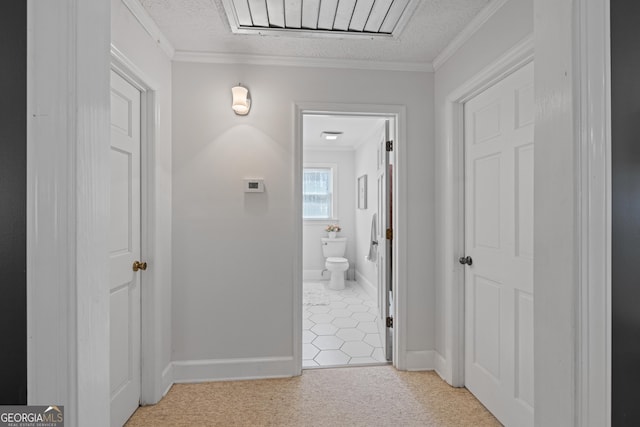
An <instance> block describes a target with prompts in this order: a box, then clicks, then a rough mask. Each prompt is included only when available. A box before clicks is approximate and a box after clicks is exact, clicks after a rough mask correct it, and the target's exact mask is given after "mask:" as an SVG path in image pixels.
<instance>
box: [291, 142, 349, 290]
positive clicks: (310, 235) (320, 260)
mask: <svg viewBox="0 0 640 427" xmlns="http://www.w3.org/2000/svg"><path fill="white" fill-rule="evenodd" d="M303 161H304V163H305V164H306V163H334V164H336V165H337V166H338V169H337V174H338V176H337V179H338V180H337V182H336V184H337V188H338V211H337V212H336V214H335V215H336V219H337V220H333V221H331V220H327V221H305V222H304V225H303V227H302V247H303V257H302V269H303V270H304V271H307V272H309V271H315V272H317V271H318V270H323V269H324V262H325V259H324V256H323V255H322V246H321V242H320V238H321V237H327V232H326V231H325V228H326V227H327V224H339V225H340V227H341V228H342V230H341V231H340V233H338V236H339V237H346V238H347V239H348V240H347V252H346V254H345V256H346V258H347V259H348V260H349V269H350V270H352V269H353V268H354V266H355V262H356V257H355V254H356V250H355V244H356V240H355V238H356V231H355V209H356V208H355V206H356V202H355V197H356V192H355V191H356V190H355V188H356V185H355V175H354V152H353V151H336V150H333V151H319V150H313V149H312V150H304V154H303ZM329 277H330V275H329V274H328V273H325V274H324V279H326V280H329Z"/></svg>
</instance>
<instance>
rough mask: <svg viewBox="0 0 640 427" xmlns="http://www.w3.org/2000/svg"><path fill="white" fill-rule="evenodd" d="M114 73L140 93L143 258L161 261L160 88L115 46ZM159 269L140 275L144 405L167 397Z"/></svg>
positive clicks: (112, 58) (141, 382)
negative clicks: (158, 199) (158, 198)
mask: <svg viewBox="0 0 640 427" xmlns="http://www.w3.org/2000/svg"><path fill="white" fill-rule="evenodd" d="M111 70H113V71H115V72H116V73H118V74H119V75H120V76H121V77H123V78H124V79H125V80H126V81H128V82H129V83H130V84H132V85H133V86H134V87H136V88H137V89H138V90H139V91H140V107H141V112H140V118H141V121H142V123H141V126H140V156H141V162H140V204H141V206H140V253H141V259H144V260H154V259H157V256H156V254H155V247H156V245H155V242H156V234H155V223H156V221H155V219H156V209H155V206H156V203H155V198H156V197H155V192H154V191H153V189H154V188H156V185H155V169H156V168H155V164H156V161H155V158H156V149H155V147H156V134H157V126H158V120H157V117H158V115H157V110H158V103H157V101H156V100H157V89H156V88H157V87H158V86H157V85H156V84H155V83H154V82H153V80H152V79H150V78H149V77H148V76H146V75H145V73H144V72H142V71H141V70H140V69H139V68H138V67H137V66H136V65H135V64H134V63H133V62H132V61H130V60H129V59H128V58H127V57H126V56H125V55H124V54H123V53H122V52H121V51H119V50H118V48H117V47H115V46H114V45H111ZM156 271H157V269H154V268H151V269H149V270H148V271H145V272H144V274H142V275H140V284H139V286H140V368H141V369H140V404H142V405H145V404H153V403H156V402H158V401H159V400H160V399H161V398H162V395H163V391H164V390H162V365H161V363H162V361H161V358H160V355H161V354H162V351H161V348H160V344H161V340H160V337H159V333H160V331H159V326H158V325H160V320H161V319H160V317H159V315H158V310H157V308H158V307H160V306H161V301H160V300H159V298H160V295H159V293H158V292H157V289H156V286H154V284H155V283H157V280H155V275H156Z"/></svg>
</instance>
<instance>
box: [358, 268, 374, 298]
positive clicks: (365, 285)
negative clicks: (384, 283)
mask: <svg viewBox="0 0 640 427" xmlns="http://www.w3.org/2000/svg"><path fill="white" fill-rule="evenodd" d="M356 282H358V284H360V286H362V289H364V290H365V291H366V292H367V294H369V296H370V297H371V298H373V300H374V301H377V300H378V287H377V286H376V285H374V284H372V283H371V282H370V281H369V280H367V278H366V277H364V275H362V274H361V273H360V272H359V271H358V270H356Z"/></svg>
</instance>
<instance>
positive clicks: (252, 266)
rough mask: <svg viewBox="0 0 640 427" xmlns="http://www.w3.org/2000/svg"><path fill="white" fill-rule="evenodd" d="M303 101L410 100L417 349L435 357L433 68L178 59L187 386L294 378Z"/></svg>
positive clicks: (180, 284)
mask: <svg viewBox="0 0 640 427" xmlns="http://www.w3.org/2000/svg"><path fill="white" fill-rule="evenodd" d="M239 81H240V82H243V83H244V84H246V85H247V87H248V88H249V90H250V92H251V96H252V109H251V112H250V113H249V115H248V116H244V117H240V116H236V115H235V114H234V113H233V111H232V110H231V87H232V86H233V85H234V84H237V83H238V82H239ZM303 101H313V102H330V103H345V104H367V103H373V104H387V105H405V106H406V112H407V116H406V119H407V120H406V129H407V133H406V137H407V139H406V140H405V141H399V145H401V148H402V149H404V150H406V153H407V163H406V164H405V165H404V167H405V168H406V171H407V174H408V178H409V179H408V180H407V188H406V191H407V199H406V202H407V223H406V224H405V225H406V227H407V229H408V230H409V233H408V241H407V242H406V244H407V250H408V252H407V255H406V262H407V283H406V286H407V292H408V294H407V295H406V297H407V304H408V306H407V312H406V313H405V315H406V319H407V320H406V327H407V336H406V347H407V349H408V350H409V351H419V352H427V351H430V350H432V349H433V345H434V336H433V331H434V329H433V323H434V316H433V314H434V291H433V289H434V285H433V271H434V264H433V259H434V246H433V242H434V237H435V236H434V194H433V191H434V175H433V167H434V163H433V161H434V160H433V159H434V146H433V74H431V73H424V72H393V71H375V70H354V69H332V68H307V67H281V66H267V65H260V66H259V65H242V64H204V63H186V62H174V64H173V255H174V256H173V312H172V318H173V360H174V367H175V369H174V375H175V378H176V380H177V381H188V380H197V379H202V378H222V377H229V376H234V375H236V376H247V375H254V376H269V375H290V374H292V373H294V372H295V370H294V366H295V363H294V361H293V359H292V356H293V344H294V343H293V328H294V325H293V322H292V319H293V317H294V316H293V300H292V289H293V286H294V283H293V279H294V277H293V268H294V266H293V264H292V262H293V259H294V254H295V252H294V251H296V240H295V238H294V230H293V228H292V227H293V225H292V224H295V222H294V212H295V207H294V169H293V166H294V152H295V151H294V109H293V106H294V104H295V103H296V102H303ZM245 177H262V178H264V182H265V189H266V190H265V192H264V193H258V194H256V193H253V194H248V193H244V192H243V182H242V179H243V178H245ZM425 242H427V243H426V244H425ZM234 366H240V367H241V369H240V368H239V369H238V371H233V370H232V368H233V367H234ZM421 366H426V365H421V364H417V365H414V366H413V368H420V367H421Z"/></svg>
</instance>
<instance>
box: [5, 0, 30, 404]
mask: <svg viewBox="0 0 640 427" xmlns="http://www.w3.org/2000/svg"><path fill="white" fill-rule="evenodd" d="M26 5H27V2H26V1H24V0H2V1H0V58H2V61H1V62H0V340H1V344H0V405H7V404H14V405H24V404H26V403H27V293H26V290H27V275H26V268H27V252H26V241H27V231H26V214H27V209H26V199H27V197H26V193H27V122H26V118H27V105H26V101H27V79H26V75H27V6H26Z"/></svg>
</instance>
